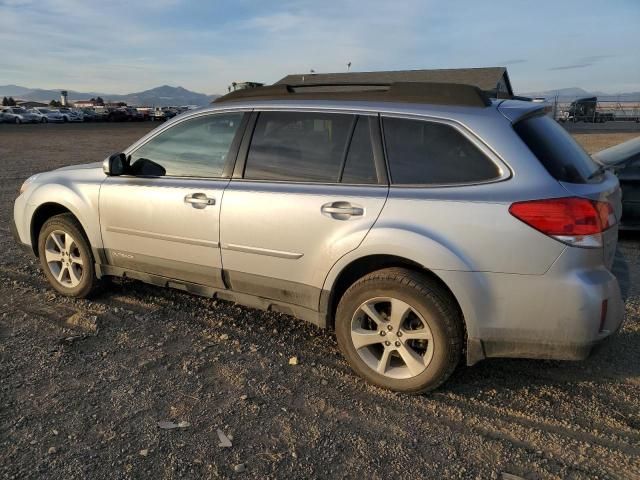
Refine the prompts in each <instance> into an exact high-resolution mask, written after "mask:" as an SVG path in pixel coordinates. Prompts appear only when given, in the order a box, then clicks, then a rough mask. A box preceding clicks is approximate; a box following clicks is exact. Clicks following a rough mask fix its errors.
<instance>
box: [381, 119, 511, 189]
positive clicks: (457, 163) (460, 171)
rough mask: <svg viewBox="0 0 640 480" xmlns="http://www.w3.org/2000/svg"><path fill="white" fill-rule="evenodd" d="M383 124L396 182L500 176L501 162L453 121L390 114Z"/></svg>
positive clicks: (433, 182) (460, 181) (442, 182)
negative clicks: (489, 156)
mask: <svg viewBox="0 0 640 480" xmlns="http://www.w3.org/2000/svg"><path fill="white" fill-rule="evenodd" d="M383 127H384V139H385V146H386V150H387V158H388V161H389V170H390V173H391V182H392V183H393V184H396V185H438V184H440V185H446V184H466V183H477V182H484V181H488V180H493V179H496V178H498V177H499V176H500V170H499V168H498V167H497V165H496V164H495V163H493V162H492V161H491V160H490V159H489V158H487V156H486V155H485V154H484V153H482V152H481V151H480V149H479V148H478V147H476V146H475V145H474V144H473V143H471V141H470V140H469V139H468V138H467V137H465V136H464V135H463V134H462V133H461V132H460V131H459V130H457V129H456V128H454V127H452V126H450V125H447V124H444V123H438V122H429V121H424V120H410V119H404V118H392V117H386V118H384V119H383Z"/></svg>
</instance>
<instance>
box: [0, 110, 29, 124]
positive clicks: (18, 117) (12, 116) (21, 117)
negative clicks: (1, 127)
mask: <svg viewBox="0 0 640 480" xmlns="http://www.w3.org/2000/svg"><path fill="white" fill-rule="evenodd" d="M0 118H2V121H3V122H5V123H37V122H38V117H36V116H35V115H34V114H32V113H29V112H27V111H26V110H25V109H24V108H22V107H2V109H1V110H0Z"/></svg>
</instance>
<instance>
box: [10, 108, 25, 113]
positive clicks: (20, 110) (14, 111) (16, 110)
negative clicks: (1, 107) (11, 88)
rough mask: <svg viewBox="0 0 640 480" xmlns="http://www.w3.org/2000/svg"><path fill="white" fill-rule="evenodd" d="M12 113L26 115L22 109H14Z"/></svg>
mask: <svg viewBox="0 0 640 480" xmlns="http://www.w3.org/2000/svg"><path fill="white" fill-rule="evenodd" d="M13 113H27V111H26V110H25V109H24V108H14V109H13Z"/></svg>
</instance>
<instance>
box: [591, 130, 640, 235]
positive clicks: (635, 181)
mask: <svg viewBox="0 0 640 480" xmlns="http://www.w3.org/2000/svg"><path fill="white" fill-rule="evenodd" d="M593 159H594V160H595V161H596V162H598V163H599V164H600V165H602V166H603V168H605V169H609V170H611V171H612V172H613V173H615V174H616V176H617V177H618V180H619V181H620V188H621V189H622V218H621V219H620V229H621V230H640V137H637V138H633V139H631V140H629V141H626V142H624V143H621V144H619V145H615V146H613V147H610V148H607V149H605V150H601V151H599V152H598V153H596V154H594V155H593Z"/></svg>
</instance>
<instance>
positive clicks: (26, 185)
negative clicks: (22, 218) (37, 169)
mask: <svg viewBox="0 0 640 480" xmlns="http://www.w3.org/2000/svg"><path fill="white" fill-rule="evenodd" d="M36 178H38V174H37V173H36V174H35V175H31V176H30V177H29V178H27V179H26V180H25V181H24V183H23V184H22V186H21V187H20V195H22V193H23V192H24V191H25V190H26V189H27V187H29V185H30V184H31V183H32V182H33V181H34V180H35V179H36Z"/></svg>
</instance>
